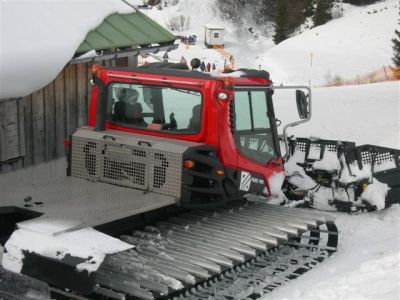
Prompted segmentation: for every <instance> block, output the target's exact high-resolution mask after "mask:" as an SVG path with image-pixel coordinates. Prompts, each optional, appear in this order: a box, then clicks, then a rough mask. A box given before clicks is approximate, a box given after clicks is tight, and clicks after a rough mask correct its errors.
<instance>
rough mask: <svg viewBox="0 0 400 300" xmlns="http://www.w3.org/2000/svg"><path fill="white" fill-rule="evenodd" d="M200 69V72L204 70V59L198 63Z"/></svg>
mask: <svg viewBox="0 0 400 300" xmlns="http://www.w3.org/2000/svg"><path fill="white" fill-rule="evenodd" d="M200 70H201V71H202V72H205V70H206V64H205V63H204V60H203V61H202V62H201V64H200Z"/></svg>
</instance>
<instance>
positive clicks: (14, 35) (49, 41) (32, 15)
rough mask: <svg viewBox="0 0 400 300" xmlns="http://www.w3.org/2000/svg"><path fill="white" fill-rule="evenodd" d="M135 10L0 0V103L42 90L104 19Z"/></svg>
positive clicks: (64, 0) (103, 1) (106, 0)
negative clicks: (1, 100)
mask: <svg viewBox="0 0 400 300" xmlns="http://www.w3.org/2000/svg"><path fill="white" fill-rule="evenodd" d="M134 11H135V10H134V8H132V7H131V6H129V5H127V4H126V3H124V2H123V1H120V0H83V1H79V2H74V1H73V2H71V1H68V0H53V1H23V0H13V1H0V12H1V13H0V24H1V26H0V36H1V38H0V45H1V46H0V99H6V98H12V97H23V96H26V95H29V94H30V93H32V92H34V91H37V90H39V89H40V88H42V87H44V86H45V85H46V84H48V83H49V82H51V81H52V80H53V79H54V78H55V77H56V76H57V74H58V73H59V72H60V71H61V70H62V69H63V67H64V66H65V65H66V64H67V63H68V61H69V60H70V59H71V58H72V56H73V55H74V53H75V51H76V49H77V48H78V47H79V45H80V44H81V42H82V41H83V40H84V38H85V36H86V34H87V33H88V32H89V31H90V30H92V29H94V28H96V27H97V26H98V25H100V24H101V22H102V21H103V20H104V18H105V17H107V16H108V15H110V14H112V13H116V12H117V13H132V12H134Z"/></svg>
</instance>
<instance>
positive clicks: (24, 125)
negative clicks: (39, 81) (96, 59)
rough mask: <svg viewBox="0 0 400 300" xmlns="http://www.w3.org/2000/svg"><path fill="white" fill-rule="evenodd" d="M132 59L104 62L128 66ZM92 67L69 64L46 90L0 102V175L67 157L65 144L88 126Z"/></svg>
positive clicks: (104, 63)
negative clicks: (78, 129)
mask: <svg viewBox="0 0 400 300" xmlns="http://www.w3.org/2000/svg"><path fill="white" fill-rule="evenodd" d="M134 63H135V60H134V59H133V60H132V59H127V58H122V59H118V60H117V61H115V60H111V61H104V62H103V65H105V66H128V65H132V64H134ZM90 68H91V64H88V63H86V64H75V65H73V64H71V65H67V66H66V67H65V68H64V69H63V70H62V71H61V72H60V74H58V76H57V77H56V78H55V79H54V80H53V81H52V82H51V83H49V84H48V85H47V86H46V87H44V88H43V89H41V90H39V91H36V92H34V93H32V94H30V95H28V96H26V97H22V98H12V99H2V100H1V99H0V173H2V172H7V171H10V170H14V169H18V168H21V167H28V166H31V165H34V164H38V163H42V162H45V161H49V160H52V159H55V158H59V157H62V156H64V155H65V149H64V145H63V141H64V139H65V138H66V137H68V136H69V135H70V134H72V133H73V132H74V131H75V129H76V128H77V127H81V126H84V125H86V124H87V119H88V109H89V100H90V99H89V98H90V92H91V85H90V84H89V79H90V76H91V71H90Z"/></svg>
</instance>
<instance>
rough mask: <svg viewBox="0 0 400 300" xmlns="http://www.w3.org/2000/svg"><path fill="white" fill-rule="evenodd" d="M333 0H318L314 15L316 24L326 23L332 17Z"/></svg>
mask: <svg viewBox="0 0 400 300" xmlns="http://www.w3.org/2000/svg"><path fill="white" fill-rule="evenodd" d="M331 10H332V0H317V7H316V9H315V14H314V16H313V21H314V25H315V26H319V25H322V24H325V23H326V22H328V21H329V20H331V19H332V14H331Z"/></svg>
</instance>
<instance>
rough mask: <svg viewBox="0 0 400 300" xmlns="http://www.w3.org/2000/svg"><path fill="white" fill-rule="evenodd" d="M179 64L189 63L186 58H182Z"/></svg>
mask: <svg viewBox="0 0 400 300" xmlns="http://www.w3.org/2000/svg"><path fill="white" fill-rule="evenodd" d="M179 63H180V64H185V65H187V61H186V59H185V57H183V56H182V57H181V60H180V61H179Z"/></svg>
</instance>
